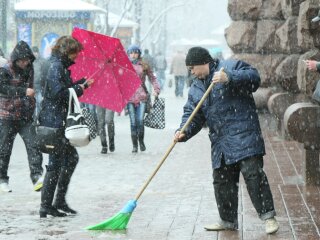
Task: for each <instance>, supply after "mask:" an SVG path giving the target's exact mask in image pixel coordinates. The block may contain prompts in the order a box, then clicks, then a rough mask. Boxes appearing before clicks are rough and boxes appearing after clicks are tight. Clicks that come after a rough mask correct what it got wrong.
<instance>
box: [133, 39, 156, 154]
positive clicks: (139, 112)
mask: <svg viewBox="0 0 320 240" xmlns="http://www.w3.org/2000/svg"><path fill="white" fill-rule="evenodd" d="M127 53H128V54H129V58H130V60H131V63H132V65H133V68H134V69H135V70H136V72H137V74H138V75H139V77H140V79H141V86H140V87H139V88H138V90H137V91H136V93H135V94H134V95H133V96H132V97H131V98H130V99H129V102H128V105H127V108H128V112H129V117H130V128H131V139H132V144H133V148H132V152H133V153H136V152H138V141H139V145H140V151H145V150H146V146H145V144H144V123H143V119H144V114H145V110H146V102H147V98H148V90H147V88H146V85H145V81H146V77H147V76H148V79H149V81H150V82H151V84H152V86H153V89H154V94H153V95H154V96H158V95H159V93H160V86H159V84H158V81H157V79H156V77H155V76H154V74H153V72H152V70H151V67H150V66H149V65H148V64H147V63H145V62H144V61H143V60H142V58H141V49H140V48H139V46H137V45H131V46H130V47H129V48H128V50H127Z"/></svg>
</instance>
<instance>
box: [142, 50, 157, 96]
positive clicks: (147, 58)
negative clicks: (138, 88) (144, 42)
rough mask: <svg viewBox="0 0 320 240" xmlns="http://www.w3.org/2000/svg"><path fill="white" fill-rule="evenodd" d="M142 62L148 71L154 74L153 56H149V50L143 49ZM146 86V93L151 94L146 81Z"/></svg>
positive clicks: (148, 83) (150, 86)
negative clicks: (147, 67)
mask: <svg viewBox="0 0 320 240" xmlns="http://www.w3.org/2000/svg"><path fill="white" fill-rule="evenodd" d="M142 60H143V62H145V63H146V64H148V66H149V68H150V70H151V71H152V72H153V73H154V71H155V59H154V57H153V56H151V54H150V52H149V49H144V50H143V55H142ZM147 85H148V91H149V92H151V91H152V84H151V82H150V81H148V82H147Z"/></svg>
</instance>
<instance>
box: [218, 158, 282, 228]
mask: <svg viewBox="0 0 320 240" xmlns="http://www.w3.org/2000/svg"><path fill="white" fill-rule="evenodd" d="M221 164H222V165H221V167H220V168H218V169H214V170H213V186H214V192H215V197H216V202H217V206H218V210H219V214H220V218H221V220H222V221H223V222H225V223H226V224H229V227H234V228H237V227H238V190H239V178H240V172H241V173H242V175H243V178H244V180H245V183H246V186H247V190H248V193H249V195H250V198H251V202H252V204H253V206H254V207H255V209H256V211H257V213H258V215H259V217H260V219H262V220H266V219H268V218H271V217H274V216H275V215H276V213H275V210H274V205H273V198H272V193H271V190H270V186H269V183H268V179H267V176H266V174H265V173H264V171H263V158H262V156H255V157H250V158H247V159H244V160H241V161H239V162H237V163H236V164H232V165H226V164H225V163H224V160H223V161H222V163H221Z"/></svg>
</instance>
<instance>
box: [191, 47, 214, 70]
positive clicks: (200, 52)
mask: <svg viewBox="0 0 320 240" xmlns="http://www.w3.org/2000/svg"><path fill="white" fill-rule="evenodd" d="M212 61H213V58H212V57H211V55H210V53H209V51H208V50H207V49H205V48H203V47H193V48H190V49H189V51H188V54H187V57H186V66H194V65H203V64H206V63H209V62H212Z"/></svg>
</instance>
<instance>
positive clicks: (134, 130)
mask: <svg viewBox="0 0 320 240" xmlns="http://www.w3.org/2000/svg"><path fill="white" fill-rule="evenodd" d="M127 107H128V112H129V117H130V128H131V135H133V136H139V135H143V134H144V123H143V119H144V114H145V109H146V103H145V102H140V104H139V105H137V106H135V105H134V104H133V103H128V105H127Z"/></svg>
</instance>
